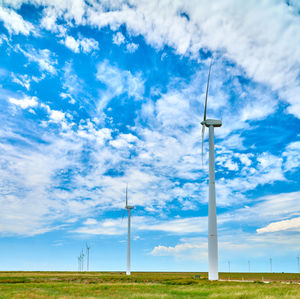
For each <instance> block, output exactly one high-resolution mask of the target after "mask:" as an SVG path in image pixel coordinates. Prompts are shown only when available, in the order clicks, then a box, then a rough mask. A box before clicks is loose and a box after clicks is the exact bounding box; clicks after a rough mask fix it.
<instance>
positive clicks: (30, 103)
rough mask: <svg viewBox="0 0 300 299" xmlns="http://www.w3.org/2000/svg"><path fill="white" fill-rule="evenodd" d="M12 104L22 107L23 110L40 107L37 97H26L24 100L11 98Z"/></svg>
mask: <svg viewBox="0 0 300 299" xmlns="http://www.w3.org/2000/svg"><path fill="white" fill-rule="evenodd" d="M8 100H9V102H10V103H12V104H14V105H16V106H19V107H21V108H22V109H27V108H32V107H36V106H37V105H38V101H37V97H28V96H25V97H24V98H23V99H15V98H9V99H8Z"/></svg>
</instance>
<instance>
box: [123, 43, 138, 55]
mask: <svg viewBox="0 0 300 299" xmlns="http://www.w3.org/2000/svg"><path fill="white" fill-rule="evenodd" d="M138 47H139V45H138V44H135V43H128V44H127V45H126V48H127V50H128V52H130V53H134V52H135V51H136V50H137V49H138Z"/></svg>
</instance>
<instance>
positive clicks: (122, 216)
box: [121, 209, 126, 223]
mask: <svg viewBox="0 0 300 299" xmlns="http://www.w3.org/2000/svg"><path fill="white" fill-rule="evenodd" d="M125 213H126V209H124V212H123V215H122V221H121V223H123V219H124V216H125Z"/></svg>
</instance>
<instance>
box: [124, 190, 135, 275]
mask: <svg viewBox="0 0 300 299" xmlns="http://www.w3.org/2000/svg"><path fill="white" fill-rule="evenodd" d="M132 209H134V206H129V205H128V184H127V185H126V203H125V210H124V213H123V217H124V214H125V212H126V210H127V212H128V233H127V268H126V275H130V274H131V272H130V229H131V222H130V220H131V219H130V217H131V210H132Z"/></svg>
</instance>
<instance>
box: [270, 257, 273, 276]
mask: <svg viewBox="0 0 300 299" xmlns="http://www.w3.org/2000/svg"><path fill="white" fill-rule="evenodd" d="M270 272H271V273H272V272H273V271H272V258H271V257H270Z"/></svg>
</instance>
